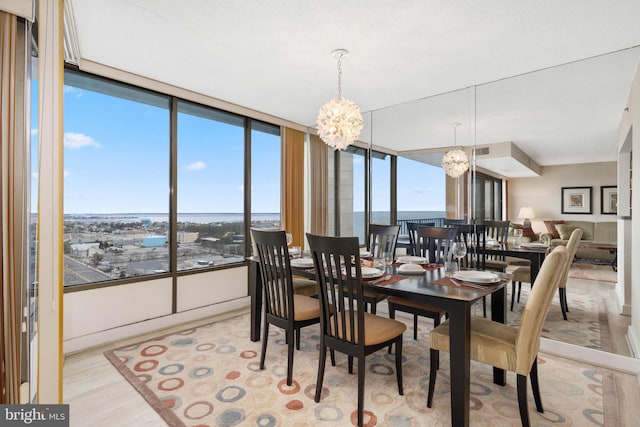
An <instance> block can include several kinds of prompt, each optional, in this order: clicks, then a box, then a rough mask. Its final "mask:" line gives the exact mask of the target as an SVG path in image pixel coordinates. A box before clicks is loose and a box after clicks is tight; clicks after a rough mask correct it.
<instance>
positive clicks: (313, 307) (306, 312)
mask: <svg viewBox="0 0 640 427" xmlns="http://www.w3.org/2000/svg"><path fill="white" fill-rule="evenodd" d="M293 306H294V307H295V314H294V316H295V320H296V321H301V320H309V319H315V318H317V317H320V302H319V301H318V300H317V299H316V298H311V297H308V296H305V295H297V294H296V295H294V296H293Z"/></svg>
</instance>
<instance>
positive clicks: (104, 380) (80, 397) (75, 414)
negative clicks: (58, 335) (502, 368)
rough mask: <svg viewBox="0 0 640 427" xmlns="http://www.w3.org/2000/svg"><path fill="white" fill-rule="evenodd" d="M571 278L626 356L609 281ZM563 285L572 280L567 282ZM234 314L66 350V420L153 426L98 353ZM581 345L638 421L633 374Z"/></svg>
mask: <svg viewBox="0 0 640 427" xmlns="http://www.w3.org/2000/svg"><path fill="white" fill-rule="evenodd" d="M575 282H576V283H575V284H574V286H575V287H574V289H576V288H577V287H578V286H580V289H583V290H584V291H585V292H592V293H599V294H601V295H603V297H604V299H605V301H606V304H607V307H608V310H609V325H610V329H611V333H612V337H611V342H612V347H613V348H614V350H615V351H616V352H617V353H618V354H622V355H625V356H629V355H630V352H629V348H628V345H627V342H626V338H625V335H626V332H627V327H628V325H629V321H630V318H629V317H626V316H620V315H619V314H618V313H617V312H616V311H617V297H616V296H615V292H614V291H613V285H612V284H611V286H610V284H607V283H605V282H593V281H587V280H576V281H575ZM578 282H579V283H578ZM568 286H571V283H569V284H568ZM568 289H569V288H568ZM378 310H379V311H381V312H382V311H385V307H383V306H381V307H379V309H378ZM236 314H237V313H230V314H227V315H225V316H218V317H216V318H210V319H202V320H199V321H197V322H190V323H188V324H180V325H175V326H174V327H172V328H168V329H165V330H163V331H156V332H154V333H152V334H147V335H145V336H137V337H132V338H130V339H127V340H123V341H121V342H118V343H114V344H112V345H109V346H103V347H100V348H95V349H91V350H87V351H83V352H80V353H77V354H72V355H67V356H66V358H65V363H64V402H65V403H68V404H69V405H70V417H71V426H72V427H84V426H92V427H102V426H104V427H112V426H116V425H117V426H129V427H137V426H141V427H144V426H150V427H151V426H153V427H155V426H164V425H166V424H165V423H164V421H163V420H162V419H161V418H160V417H159V416H158V414H157V413H156V412H155V411H154V410H153V409H151V407H150V406H149V405H148V404H147V403H146V402H145V401H144V399H143V398H142V397H141V396H140V395H139V394H138V393H137V392H136V391H135V390H134V389H133V387H132V386H131V385H130V384H129V383H128V382H127V381H126V380H125V379H124V377H123V376H121V375H120V374H119V373H118V372H117V371H116V370H115V369H114V368H113V366H112V365H111V363H110V362H109V361H108V360H107V359H106V358H105V357H104V355H103V354H102V353H103V352H104V351H106V350H108V349H110V348H116V347H120V346H123V345H126V344H128V343H134V342H138V341H141V340H142V339H144V338H151V337H154V336H157V335H159V334H160V333H167V332H174V331H179V330H182V329H185V328H187V327H189V326H190V325H198V324H202V323H205V322H208V321H213V320H219V319H222V318H224V317H230V316H233V315H236ZM584 351H586V352H588V353H589V357H590V360H593V359H594V357H595V360H596V361H597V363H596V364H599V365H601V366H604V367H606V368H609V369H611V370H612V371H613V372H614V376H615V379H616V393H617V396H618V400H619V402H620V405H619V406H620V407H619V408H618V409H619V413H620V416H621V426H623V427H624V426H635V425H637V420H638V419H640V405H638V402H640V383H639V378H638V376H636V375H632V374H629V373H628V372H623V371H619V370H618V367H617V366H616V363H615V362H614V361H612V360H610V359H611V358H612V356H611V355H610V354H608V353H605V352H601V351H595V350H589V349H585V350H584ZM567 353H568V354H565V355H564V357H568V358H572V359H573V358H574V353H573V350H571V351H569V352H567ZM556 354H557V353H556ZM594 355H595V356H594ZM582 360H584V359H582ZM634 362H635V361H634ZM612 365H613V366H612Z"/></svg>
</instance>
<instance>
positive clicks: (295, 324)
mask: <svg viewBox="0 0 640 427" xmlns="http://www.w3.org/2000/svg"><path fill="white" fill-rule="evenodd" d="M251 237H252V238H253V241H254V244H255V247H256V250H257V252H258V257H259V258H260V267H259V268H260V279H261V281H262V289H263V294H264V302H263V304H264V310H265V316H264V327H263V330H264V333H263V335H262V353H261V355H260V369H264V361H265V357H266V354H267V342H268V340H269V325H274V326H277V327H279V328H282V329H284V331H285V337H286V342H287V385H289V386H290V385H291V383H292V381H293V351H294V350H293V347H294V342H295V345H296V348H297V349H298V350H299V349H300V329H301V328H303V327H305V326H309V325H313V324H316V323H319V322H320V305H319V303H318V300H317V299H315V298H311V297H309V296H306V295H301V294H296V293H294V281H293V277H292V275H291V264H290V259H289V249H288V248H287V238H286V234H285V232H284V231H283V230H257V229H251ZM294 333H295V334H294ZM294 335H295V339H294Z"/></svg>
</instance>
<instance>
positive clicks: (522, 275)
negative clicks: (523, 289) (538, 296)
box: [511, 267, 531, 283]
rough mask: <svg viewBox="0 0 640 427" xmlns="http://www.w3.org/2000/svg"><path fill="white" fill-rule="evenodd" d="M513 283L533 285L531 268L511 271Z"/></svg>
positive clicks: (519, 268)
mask: <svg viewBox="0 0 640 427" xmlns="http://www.w3.org/2000/svg"><path fill="white" fill-rule="evenodd" d="M511 281H512V282H526V283H531V267H516V268H514V269H513V271H511Z"/></svg>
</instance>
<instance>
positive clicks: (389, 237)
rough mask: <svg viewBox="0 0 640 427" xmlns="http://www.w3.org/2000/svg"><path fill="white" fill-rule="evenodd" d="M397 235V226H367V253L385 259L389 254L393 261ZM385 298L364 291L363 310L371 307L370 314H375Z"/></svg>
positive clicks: (398, 232) (398, 229)
mask: <svg viewBox="0 0 640 427" xmlns="http://www.w3.org/2000/svg"><path fill="white" fill-rule="evenodd" d="M399 234H400V226H399V225H386V224H369V252H370V253H371V255H372V256H373V257H374V258H385V255H386V254H389V255H390V256H391V257H392V259H394V260H395V259H396V246H397V244H398V235H399ZM386 298H387V296H386V295H383V294H380V293H377V292H372V291H365V292H364V302H365V310H367V308H368V307H371V313H373V314H376V312H377V307H378V303H379V302H381V301H384V300H385V299H386Z"/></svg>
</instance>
